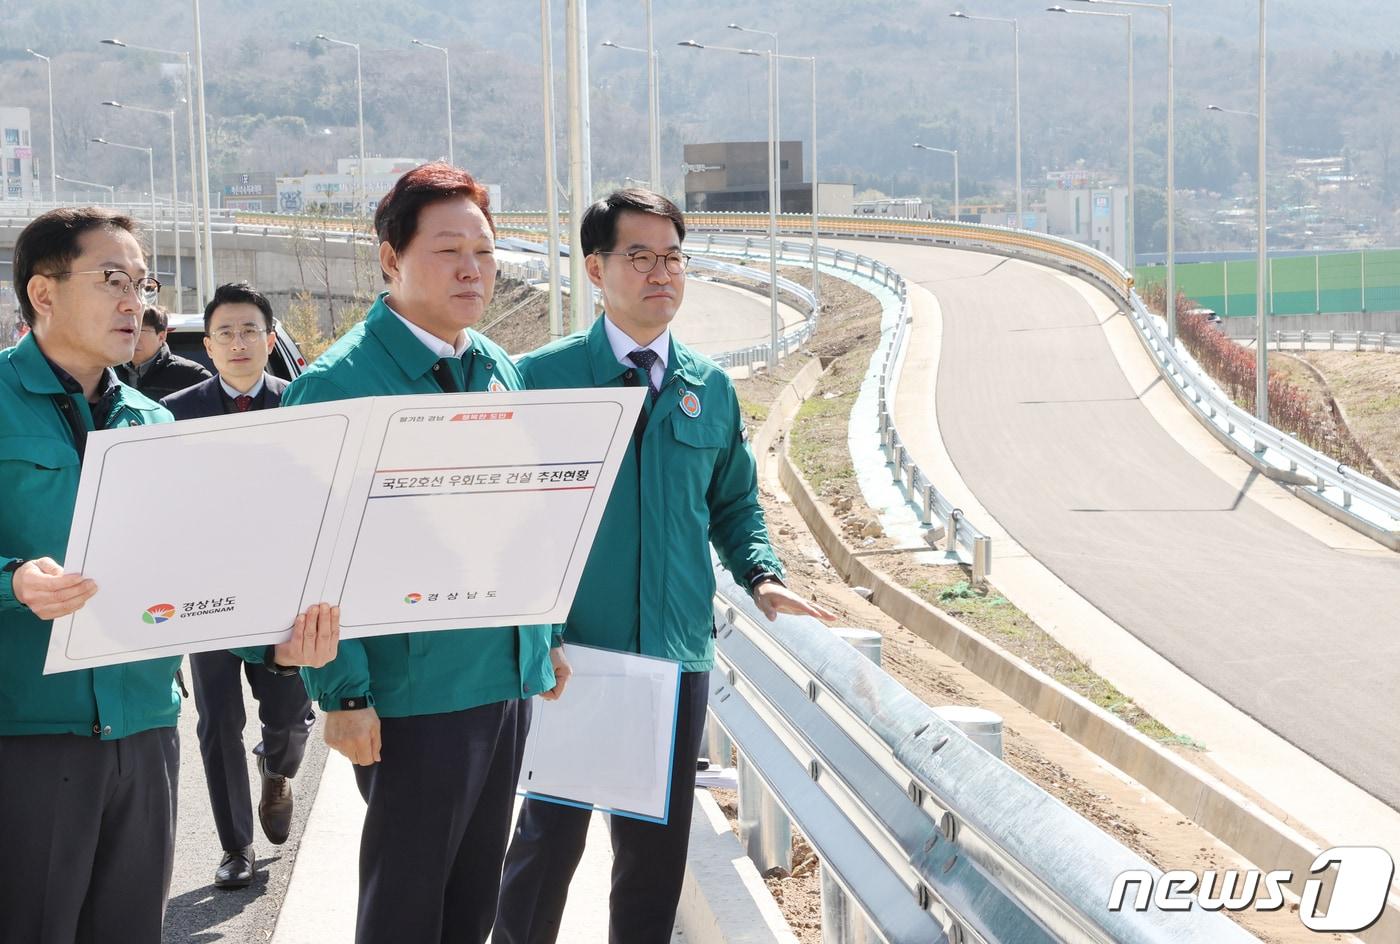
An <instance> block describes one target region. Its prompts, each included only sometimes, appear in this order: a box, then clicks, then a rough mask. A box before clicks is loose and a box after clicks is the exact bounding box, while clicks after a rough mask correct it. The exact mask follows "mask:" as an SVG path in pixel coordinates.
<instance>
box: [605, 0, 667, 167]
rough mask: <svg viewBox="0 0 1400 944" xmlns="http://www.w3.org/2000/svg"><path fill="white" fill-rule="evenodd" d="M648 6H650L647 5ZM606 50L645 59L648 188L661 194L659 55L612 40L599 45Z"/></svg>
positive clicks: (653, 51)
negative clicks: (627, 53)
mask: <svg viewBox="0 0 1400 944" xmlns="http://www.w3.org/2000/svg"><path fill="white" fill-rule="evenodd" d="M648 6H650V5H649V4H648ZM601 45H602V46H604V47H605V48H607V49H620V50H622V51H623V52H635V53H640V54H641V55H643V56H646V57H647V150H648V152H649V155H648V161H649V163H650V165H651V166H650V170H649V173H650V174H651V180H650V182H649V183H650V186H651V189H653V190H655V191H656V192H657V193H660V192H661V94H660V91H659V90H658V89H657V87H656V83H657V82H658V81H659V80H660V74H661V55H660V54H659V53H657V52H656V51H655V50H652V51H651V52H648V51H647V50H645V49H643V48H641V47H640V46H624V45H623V44H622V43H615V42H613V41H612V40H610V39H608V40H604V41H603V42H602V44H601Z"/></svg>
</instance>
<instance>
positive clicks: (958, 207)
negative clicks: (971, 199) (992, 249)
mask: <svg viewBox="0 0 1400 944" xmlns="http://www.w3.org/2000/svg"><path fill="white" fill-rule="evenodd" d="M914 147H915V148H917V149H919V150H920V151H936V152H937V153H939V154H951V155H953V222H955V223H956V222H957V221H958V220H959V219H961V218H962V201H961V200H960V199H959V196H960V194H959V192H958V149H957V148H941V147H929V146H928V145H927V144H919V143H918V142H915V143H914Z"/></svg>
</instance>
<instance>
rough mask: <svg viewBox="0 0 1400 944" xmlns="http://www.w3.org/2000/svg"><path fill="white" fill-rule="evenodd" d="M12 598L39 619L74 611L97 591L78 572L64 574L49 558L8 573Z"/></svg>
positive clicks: (32, 562) (55, 617)
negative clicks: (9, 574)
mask: <svg viewBox="0 0 1400 944" xmlns="http://www.w3.org/2000/svg"><path fill="white" fill-rule="evenodd" d="M10 579H11V582H10V589H11V590H12V592H13V593H14V595H15V599H16V600H18V601H19V602H21V603H23V604H24V605H25V606H27V607H29V609H30V612H32V613H33V614H34V615H35V616H37V617H39V619H42V620H53V619H58V618H59V617H60V616H67V615H68V614H70V613H76V612H78V610H81V609H82V608H83V605H84V604H86V603H87V601H88V600H91V599H92V595H93V594H94V593H96V592H97V584H96V583H94V582H93V581H91V580H88V579H87V578H86V577H84V576H83V575H82V574H66V573H64V572H63V568H62V567H60V566H59V565H58V561H56V560H54V559H53V558H52V557H40V558H36V559H35V560H31V561H26V562H25V563H24V564H22V565H21V566H20V567H19V568H18V569H16V570H15V572H14V574H12V575H11V578H10Z"/></svg>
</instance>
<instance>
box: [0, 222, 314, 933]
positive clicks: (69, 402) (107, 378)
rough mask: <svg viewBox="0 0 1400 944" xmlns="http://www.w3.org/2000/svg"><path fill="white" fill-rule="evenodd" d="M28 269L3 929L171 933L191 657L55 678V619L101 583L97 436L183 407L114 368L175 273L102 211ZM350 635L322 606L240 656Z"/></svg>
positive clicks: (22, 244)
mask: <svg viewBox="0 0 1400 944" xmlns="http://www.w3.org/2000/svg"><path fill="white" fill-rule="evenodd" d="M14 277H15V292H16V294H17V295H18V296H19V302H20V313H21V315H22V317H23V318H24V321H25V323H26V324H27V325H29V326H30V327H31V328H32V329H33V330H32V331H31V333H29V334H28V335H26V336H25V337H24V338H23V340H21V341H20V343H19V344H18V346H16V347H14V348H10V349H8V350H5V351H0V495H3V496H4V513H3V514H0V839H3V851H2V852H0V941H16V942H19V941H23V942H25V944H74V942H75V941H92V940H104V939H107V940H110V939H112V937H113V936H117V937H120V938H121V940H123V941H131V942H137V944H156V942H159V941H160V939H161V930H160V925H161V920H162V918H163V916H164V911H165V897H166V894H167V892H168V891H169V887H170V873H171V863H172V853H173V850H174V829H175V790H176V783H177V780H178V773H179V760H180V756H179V742H178V739H177V734H176V730H175V720H176V715H177V714H178V713H179V709H180V696H179V694H178V692H177V691H176V689H175V670H176V669H177V668H178V667H179V665H180V659H179V658H178V657H174V658H164V659H151V660H147V661H144V662H132V663H128V664H126V665H114V666H108V667H104V668H97V669H85V670H79V671H74V672H62V673H58V674H54V675H44V674H43V673H44V659H45V656H46V654H47V652H48V647H49V632H50V629H51V627H52V622H51V621H52V620H55V619H58V618H60V617H63V616H67V615H69V614H71V613H74V612H76V611H77V610H79V609H81V608H82V607H83V605H84V604H86V603H87V601H88V600H90V599H91V598H92V596H93V594H95V593H97V592H98V588H97V586H96V584H95V583H94V581H92V580H91V579H87V578H85V577H84V576H83V575H82V574H69V573H65V572H64V570H63V567H62V566H61V565H60V564H59V563H58V562H59V561H61V560H62V559H63V557H64V555H65V554H66V552H67V544H68V531H69V527H70V525H71V523H72V517H73V508H74V504H75V502H76V500H77V493H78V478H79V474H80V472H81V469H82V461H83V452H84V447H85V446H86V443H87V436H88V433H90V432H92V431H94V430H99V429H112V428H115V427H119V426H140V425H145V424H147V423H162V422H168V421H169V419H170V414H169V413H168V412H167V411H166V410H165V409H164V408H163V407H161V406H159V405H157V404H156V403H154V402H153V401H151V400H149V399H147V398H146V397H145V396H143V395H142V394H140V393H138V392H137V391H136V390H133V389H132V388H130V387H127V386H124V385H123V384H121V383H119V382H118V381H117V379H116V377H115V375H114V374H113V372H112V369H111V368H112V367H113V366H114V365H116V364H123V363H126V362H127V361H129V360H131V354H132V351H133V350H134V349H135V347H136V337H137V331H138V330H139V329H140V326H141V310H142V306H143V305H144V304H146V303H149V302H150V301H151V300H152V299H153V298H154V296H155V294H156V292H157V291H159V289H160V283H159V282H157V281H156V280H155V279H154V278H152V277H151V276H150V275H149V272H148V270H147V268H146V262H145V259H144V258H143V255H142V251H141V244H140V243H139V242H138V241H137V239H136V225H135V223H134V222H133V221H132V220H131V218H130V217H127V216H124V215H120V214H117V213H113V212H110V211H107V210H102V209H99V208H97V207H79V208H71V209H60V210H52V211H50V212H48V213H45V214H43V215H42V216H39V217H37V218H36V219H34V220H33V221H32V222H30V224H29V225H28V226H26V227H25V228H24V231H23V232H21V233H20V235H19V239H18V240H17V241H16V243H15V253H14ZM140 550H141V549H140V548H139V547H137V548H133V552H135V553H140ZM150 563H151V566H153V567H158V566H159V560H158V559H156V558H154V557H153V558H152V559H151V562H150ZM338 633H339V623H338V614H337V613H336V612H335V611H333V610H332V608H330V607H327V606H324V605H317V606H314V607H312V608H311V609H310V610H308V612H307V613H306V614H303V615H301V616H298V617H297V620H296V626H295V631H294V634H293V638H292V641H291V642H289V643H284V644H282V645H279V646H277V647H275V650H274V652H273V653H271V655H270V658H268V657H267V656H268V654H267V652H266V649H265V648H264V649H258V650H249V651H240V654H241V655H243V656H244V657H245V658H247V659H248V660H250V661H255V662H268V663H270V667H276V666H277V665H278V664H279V663H280V664H282V665H293V664H301V663H303V662H305V663H310V664H323V663H324V662H325V661H326V660H327V659H328V658H329V657H330V655H331V654H333V652H334V644H335V637H336V636H337V635H338Z"/></svg>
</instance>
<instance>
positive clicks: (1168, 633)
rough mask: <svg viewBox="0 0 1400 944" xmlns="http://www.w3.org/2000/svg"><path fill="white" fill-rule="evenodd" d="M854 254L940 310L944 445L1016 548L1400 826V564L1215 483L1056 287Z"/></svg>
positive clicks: (892, 254)
mask: <svg viewBox="0 0 1400 944" xmlns="http://www.w3.org/2000/svg"><path fill="white" fill-rule="evenodd" d="M860 251H861V252H863V253H865V254H866V255H871V256H875V257H877V258H880V259H882V260H883V261H885V262H886V263H888V264H890V265H892V266H894V267H895V268H896V269H898V270H899V271H900V272H901V273H902V274H903V275H904V276H905V278H906V279H909V280H911V281H913V282H917V283H918V284H920V285H923V286H924V287H926V288H928V289H929V290H930V291H931V292H933V294H934V295H935V296H936V297H937V298H938V301H939V303H940V306H941V308H942V312H943V349H942V359H941V363H940V366H939V376H938V384H937V404H938V415H937V423H938V428H939V430H940V432H941V435H942V438H943V441H944V443H945V445H946V446H947V449H948V452H949V454H950V455H951V457H952V459H953V461H954V463H955V464H956V466H957V468H958V471H959V473H960V474H961V476H962V478H963V480H964V481H965V482H966V483H967V485H968V487H969V488H971V489H972V491H973V492H974V493H975V494H976V495H977V497H978V499H979V500H980V501H981V502H982V504H983V505H984V506H985V507H986V508H987V510H988V511H990V512H991V513H992V514H993V515H994V516H995V517H996V518H997V520H998V521H999V522H1000V523H1001V524H1002V525H1003V526H1004V527H1005V528H1006V529H1007V531H1008V532H1009V533H1010V534H1011V535H1012V536H1013V537H1014V538H1015V539H1016V540H1017V541H1018V542H1019V543H1020V544H1021V545H1022V546H1023V547H1024V548H1025V549H1026V550H1027V551H1029V552H1030V553H1031V554H1033V555H1034V556H1035V557H1036V558H1037V559H1038V560H1040V561H1041V562H1042V563H1043V564H1044V565H1045V566H1046V567H1048V568H1049V569H1050V570H1051V571H1053V572H1054V573H1055V574H1056V575H1057V576H1058V577H1059V578H1060V579H1061V580H1063V581H1064V582H1065V583H1066V584H1068V585H1069V586H1071V587H1073V588H1074V589H1075V590H1076V591H1078V592H1079V594H1080V595H1082V596H1083V597H1085V598H1086V599H1088V600H1089V601H1090V602H1092V603H1093V604H1094V605H1096V606H1097V607H1098V608H1099V609H1101V610H1102V611H1103V612H1104V613H1106V614H1107V615H1108V616H1109V617H1110V618H1111V619H1113V620H1114V621H1115V622H1117V623H1118V624H1119V625H1120V626H1122V627H1124V628H1125V629H1127V630H1128V631H1129V632H1131V633H1132V634H1133V635H1135V636H1136V637H1137V638H1138V639H1140V640H1141V641H1142V642H1144V643H1145V644H1146V645H1148V646H1150V647H1151V648H1152V649H1154V650H1156V651H1157V652H1158V653H1160V654H1161V655H1162V656H1164V657H1165V658H1166V659H1168V660H1169V661H1171V662H1172V663H1173V664H1175V665H1176V666H1177V667H1178V668H1180V669H1182V670H1183V671H1185V672H1187V673H1188V674H1190V675H1191V676H1192V677H1193V678H1195V679H1197V680H1198V681H1200V682H1201V683H1202V684H1204V685H1205V686H1207V687H1208V688H1210V689H1212V690H1213V691H1215V692H1216V693H1217V694H1219V695H1220V696H1221V697H1223V698H1224V699H1226V700H1227V701H1229V702H1230V703H1231V704H1233V705H1234V706H1235V707H1237V708H1239V709H1240V710H1241V711H1243V712H1245V713H1246V714H1248V715H1250V716H1251V717H1253V718H1255V719H1256V720H1258V721H1259V722H1260V723H1261V724H1263V725H1264V726H1266V727H1268V728H1269V729H1271V730H1272V731H1274V732H1275V733H1277V734H1279V735H1280V736H1282V737H1283V738H1285V739H1287V740H1288V741H1290V742H1291V743H1293V744H1294V745H1295V746H1297V747H1298V748H1300V749H1302V750H1303V751H1305V752H1306V753H1308V754H1309V755H1311V756H1312V757H1314V758H1316V759H1317V760H1318V761H1320V762H1322V763H1323V764H1326V765H1327V766H1329V767H1331V768H1332V769H1333V770H1335V771H1336V772H1337V773H1339V774H1341V775H1342V776H1344V777H1346V778H1347V779H1349V780H1351V781H1352V782H1354V783H1356V784H1357V785H1358V786H1360V787H1361V788H1363V789H1364V790H1366V791H1367V792H1369V793H1371V794H1372V795H1373V796H1375V797H1377V798H1379V799H1380V800H1382V801H1383V802H1385V803H1387V804H1389V805H1390V806H1392V807H1395V808H1397V809H1400V737H1397V736H1396V723H1397V718H1400V555H1393V554H1392V555H1388V556H1381V557H1376V556H1372V557H1366V556H1362V555H1359V554H1356V553H1354V552H1349V551H1346V550H1339V549H1334V548H1331V547H1328V546H1326V545H1325V544H1323V543H1322V542H1320V541H1319V540H1317V539H1315V538H1314V537H1312V536H1310V535H1308V534H1306V533H1304V532H1303V531H1301V530H1298V529H1297V528H1295V527H1294V526H1292V525H1291V524H1288V523H1286V522H1284V521H1283V520H1281V519H1279V518H1278V517H1276V516H1275V515H1273V514H1271V513H1270V512H1268V511H1267V510H1266V509H1264V508H1263V507H1262V506H1260V505H1259V504H1257V503H1255V502H1254V501H1252V500H1249V499H1247V498H1245V497H1244V496H1243V495H1242V494H1240V492H1239V491H1237V490H1236V489H1235V488H1233V487H1231V486H1229V485H1227V484H1226V483H1225V482H1224V481H1223V480H1222V479H1220V478H1219V477H1217V476H1216V475H1214V474H1213V473H1212V472H1210V471H1209V470H1208V469H1207V468H1206V467H1205V466H1204V465H1203V464H1202V463H1200V462H1199V461H1197V460H1196V459H1195V458H1194V457H1193V456H1192V455H1190V454H1189V453H1188V452H1187V451H1186V450H1185V449H1184V448H1183V447H1182V446H1181V445H1179V444H1178V443H1177V442H1176V440H1174V439H1173V438H1171V437H1170V436H1169V435H1168V434H1167V433H1166V432H1165V431H1164V430H1163V429H1162V428H1161V427H1160V426H1159V425H1158V424H1157V422H1156V421H1155V420H1154V419H1153V418H1152V416H1151V415H1150V413H1149V412H1148V410H1147V409H1146V408H1145V407H1144V406H1143V404H1142V403H1141V402H1140V401H1139V399H1138V398H1139V394H1140V393H1141V392H1142V391H1136V390H1134V389H1132V388H1131V387H1130V385H1129V383H1128V381H1127V379H1126V378H1125V377H1124V375H1123V372H1122V370H1121V368H1120V367H1119V365H1118V362H1117V360H1116V359H1115V357H1114V355H1113V353H1112V351H1111V350H1110V348H1109V345H1108V342H1107V340H1106V338H1105V335H1104V333H1103V331H1102V329H1101V328H1100V326H1099V324H1098V321H1097V319H1096V317H1095V315H1094V313H1093V311H1092V310H1091V309H1090V306H1089V304H1088V303H1087V302H1086V301H1085V299H1084V298H1083V297H1082V296H1081V295H1080V294H1079V293H1077V292H1076V291H1075V290H1074V289H1073V288H1072V287H1071V286H1069V285H1066V284H1065V283H1064V282H1063V281H1062V280H1061V279H1060V278H1059V277H1057V274H1055V273H1053V272H1051V271H1050V270H1048V269H1045V268H1041V267H1038V266H1034V265H1031V264H1029V263H1024V262H1020V261H1015V260H1006V259H1003V258H1001V257H997V256H991V255H982V254H975V253H968V252H960V251H956V250H943V249H931V248H922V247H913V246H893V245H877V244H873V243H869V242H866V243H861V244H860ZM1117 317H1122V316H1121V315H1119V316H1117ZM916 458H917V457H916ZM1192 733H1193V734H1195V733H1197V732H1192ZM1201 735H1202V739H1203V740H1205V741H1206V742H1207V743H1209V732H1202V733H1201Z"/></svg>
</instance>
